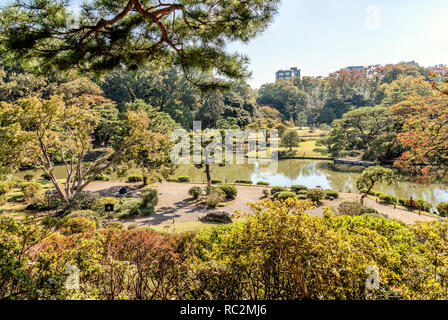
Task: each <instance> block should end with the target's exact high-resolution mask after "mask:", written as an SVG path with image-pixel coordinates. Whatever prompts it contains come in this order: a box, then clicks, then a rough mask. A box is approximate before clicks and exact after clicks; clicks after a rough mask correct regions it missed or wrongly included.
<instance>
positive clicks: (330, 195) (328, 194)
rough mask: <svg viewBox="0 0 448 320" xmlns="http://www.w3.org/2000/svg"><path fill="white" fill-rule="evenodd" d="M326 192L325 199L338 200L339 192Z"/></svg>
mask: <svg viewBox="0 0 448 320" xmlns="http://www.w3.org/2000/svg"><path fill="white" fill-rule="evenodd" d="M324 192H325V197H326V198H327V199H330V198H331V199H337V198H339V192H337V191H334V190H325V191H324Z"/></svg>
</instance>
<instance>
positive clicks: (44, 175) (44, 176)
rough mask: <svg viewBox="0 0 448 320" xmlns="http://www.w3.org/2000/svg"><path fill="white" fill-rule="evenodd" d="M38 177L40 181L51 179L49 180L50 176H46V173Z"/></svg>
mask: <svg viewBox="0 0 448 320" xmlns="http://www.w3.org/2000/svg"><path fill="white" fill-rule="evenodd" d="M40 177H41V178H42V179H44V180H50V179H51V178H50V175H48V174H46V173H42V174H41V175H40Z"/></svg>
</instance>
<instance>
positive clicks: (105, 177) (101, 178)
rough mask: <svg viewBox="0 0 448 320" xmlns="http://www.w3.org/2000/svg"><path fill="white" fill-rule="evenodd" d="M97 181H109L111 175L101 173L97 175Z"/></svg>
mask: <svg viewBox="0 0 448 320" xmlns="http://www.w3.org/2000/svg"><path fill="white" fill-rule="evenodd" d="M94 180H95V181H109V180H110V176H109V175H107V174H105V173H100V174H98V175H97V176H95V179H94Z"/></svg>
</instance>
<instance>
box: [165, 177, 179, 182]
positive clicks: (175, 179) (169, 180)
mask: <svg viewBox="0 0 448 320" xmlns="http://www.w3.org/2000/svg"><path fill="white" fill-rule="evenodd" d="M166 181H168V182H177V178H173V177H170V178H168V179H166Z"/></svg>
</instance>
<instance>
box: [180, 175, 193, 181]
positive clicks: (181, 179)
mask: <svg viewBox="0 0 448 320" xmlns="http://www.w3.org/2000/svg"><path fill="white" fill-rule="evenodd" d="M177 182H191V177H190V176H180V177H179V178H177Z"/></svg>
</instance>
